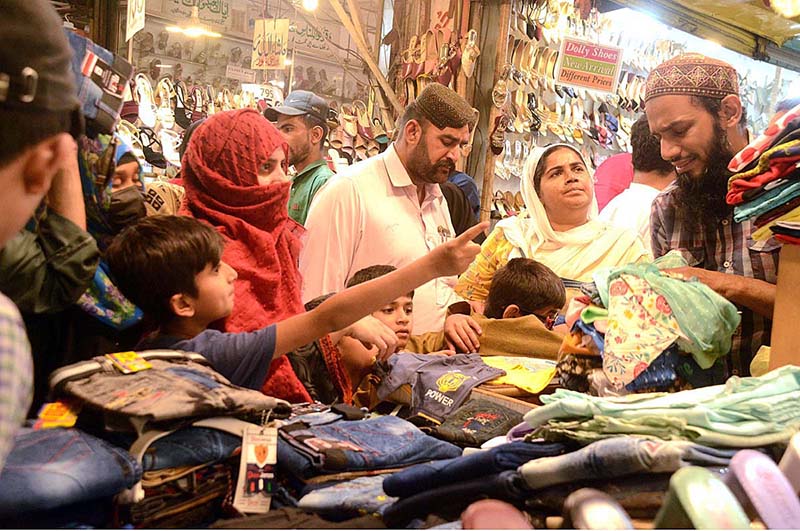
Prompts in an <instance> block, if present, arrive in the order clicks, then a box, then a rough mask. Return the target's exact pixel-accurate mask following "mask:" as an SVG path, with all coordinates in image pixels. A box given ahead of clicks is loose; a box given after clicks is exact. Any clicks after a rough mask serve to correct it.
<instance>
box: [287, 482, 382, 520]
mask: <svg viewBox="0 0 800 531" xmlns="http://www.w3.org/2000/svg"><path fill="white" fill-rule="evenodd" d="M385 478H386V475H385V474H383V475H379V476H366V477H361V478H356V479H353V480H350V481H343V482H341V483H336V484H334V485H331V486H328V487H323V488H321V489H317V490H314V491H311V492H309V493H308V494H306V495H305V496H303V497H302V498H300V501H299V502H298V503H297V506H298V507H300V508H301V509H306V510H309V511H313V512H315V513H320V514H323V515H326V516H333V517H335V518H336V519H337V520H340V519H346V518H352V517H354V516H359V515H362V514H368V513H371V514H376V515H378V516H379V515H381V514H383V511H384V510H385V509H386V508H387V507H388V506H389V505H391V504H392V503H394V502H395V501H397V498H393V497H391V496H387V495H386V493H385V492H383V486H382V485H383V480H384V479H385Z"/></svg>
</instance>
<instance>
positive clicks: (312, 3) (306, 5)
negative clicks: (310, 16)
mask: <svg viewBox="0 0 800 531" xmlns="http://www.w3.org/2000/svg"><path fill="white" fill-rule="evenodd" d="M317 7H319V0H303V9H305V10H306V11H316V10H317Z"/></svg>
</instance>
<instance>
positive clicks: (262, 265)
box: [182, 109, 311, 402]
mask: <svg viewBox="0 0 800 531" xmlns="http://www.w3.org/2000/svg"><path fill="white" fill-rule="evenodd" d="M287 154H288V146H287V144H286V143H285V142H284V141H283V138H282V137H281V135H280V133H279V132H278V130H277V129H275V127H274V126H273V125H272V124H271V123H269V121H267V120H266V119H265V118H264V117H263V116H261V114H259V113H258V112H257V111H255V110H253V109H241V110H237V111H228V112H222V113H217V114H214V115H213V116H211V117H210V118H208V119H207V120H206V122H205V123H204V124H203V125H202V126H201V127H199V128H198V130H197V131H196V132H195V133H194V135H193V136H192V139H191V141H190V142H189V146H188V147H187V149H186V153H185V154H184V157H183V161H182V166H183V168H182V176H183V184H184V186H185V188H186V199H185V202H184V207H183V209H182V210H183V213H184V214H188V215H191V216H194V217H195V218H197V219H200V220H204V221H207V222H208V223H210V224H211V225H213V226H214V227H216V229H217V230H218V231H219V232H220V233H221V234H222V235H223V236H225V238H226V240H227V241H226V245H225V250H224V252H223V254H222V260H223V261H224V262H226V263H227V264H229V265H230V266H231V267H233V268H234V269H235V270H236V272H237V273H238V275H239V276H238V279H237V280H236V283H235V285H234V291H235V297H236V298H235V302H234V305H233V312H232V313H231V315H230V317H228V318H227V319H226V320H225V323H224V330H225V331H226V332H245V331H252V330H257V329H259V328H262V327H264V326H267V325H269V324H272V323H275V322H277V321H280V320H283V319H286V318H287V317H290V316H292V315H295V314H298V313H300V312H303V311H304V308H303V304H302V303H301V301H300V286H301V277H300V273H299V271H298V269H297V260H298V255H299V251H300V240H299V238H298V235H299V234H301V233H302V231H303V230H304V229H303V227H302V226H300V225H299V224H297V223H296V222H295V221H293V220H292V219H291V218H289V214H288V209H287V206H286V205H287V204H288V202H289V189H290V187H291V182H290V180H289V178H288V177H287V176H286V170H287V167H288V160H287ZM262 391H263V392H264V393H266V394H269V395H272V396H277V397H280V398H284V399H286V400H289V401H300V402H303V401H310V398H311V397H310V396H309V394H308V392H307V391H306V389H305V387H303V384H302V383H300V381H299V380H298V379H297V377H296V376H295V375H294V372H293V371H292V368H291V366H290V365H289V362H288V361H287V359H286V357H280V358H278V359H277V360H275V361H273V363H272V367H271V369H270V372H269V374H268V375H267V381H266V383H265V384H264V387H263V388H262Z"/></svg>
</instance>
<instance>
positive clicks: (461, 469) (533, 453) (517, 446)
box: [383, 442, 567, 527]
mask: <svg viewBox="0 0 800 531" xmlns="http://www.w3.org/2000/svg"><path fill="white" fill-rule="evenodd" d="M566 448H567V447H566V446H564V445H563V444H559V443H527V442H512V443H508V444H504V445H501V446H497V447H495V448H491V449H489V450H484V451H480V452H476V453H472V454H470V455H465V456H461V457H456V458H454V459H446V460H439V461H432V462H430V463H424V464H419V465H416V466H413V467H410V468H408V469H406V470H403V471H401V472H397V473H395V474H393V475H391V476H389V477H387V478H386V479H385V480H384V482H383V489H384V491H385V492H386V494H387V495H389V496H397V497H399V498H400V499H399V500H398V501H397V502H395V503H394V504H392V506H391V507H388V508H386V509H385V510H384V512H383V514H384V521H385V522H386V523H387V524H388V525H389V526H392V527H397V526H399V525H405V524H406V523H407V522H408V521H410V520H411V519H413V518H424V517H425V515H427V514H429V513H436V514H440V515H441V516H444V517H446V518H447V517H458V515H459V514H460V512H461V511H462V510H463V509H464V508H466V506H467V505H469V504H470V503H471V502H473V501H475V500H477V499H480V498H483V497H486V496H490V497H493V498H499V499H504V500H507V501H519V500H521V499H524V496H525V495H526V492H525V491H524V489H520V488H519V487H520V485H522V486H524V484H523V483H521V482H520V480H519V475H518V473H517V472H516V469H517V467H519V466H520V465H522V464H524V463H527V462H528V461H530V460H531V459H536V458H538V457H544V456H555V455H560V454H562V453H564V451H566Z"/></svg>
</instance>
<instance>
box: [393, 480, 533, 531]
mask: <svg viewBox="0 0 800 531" xmlns="http://www.w3.org/2000/svg"><path fill="white" fill-rule="evenodd" d="M524 486H525V482H524V481H523V480H522V478H521V477H520V474H519V472H517V471H516V470H506V471H504V472H500V473H499V474H493V475H490V476H483V477H480V478H476V479H472V480H469V481H462V482H459V483H453V484H449V485H446V486H444V487H438V488H435V489H432V490H428V491H425V492H422V493H420V494H416V495H414V496H410V497H408V498H402V499H400V500H398V501H397V502H395V503H393V504H392V505H391V506H390V507H388V508H387V509H386V510H385V511H384V513H383V521H384V522H385V523H386V525H387V527H399V526H402V525H404V524H405V523H407V522H408V521H410V520H411V519H413V518H418V517H424V516H425V515H427V514H430V513H433V512H435V513H437V514H440V513H441V512H442V511H447V512H449V513H453V514H457V513H459V512H461V511H462V510H464V509H465V508H466V507H467V506H468V505H469V504H470V503H472V502H474V501H476V500H479V499H482V498H495V499H498V500H504V501H508V502H519V501H521V500H524V499H525V497H526V496H527V495H528V491H526V490H525V489H524Z"/></svg>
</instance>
